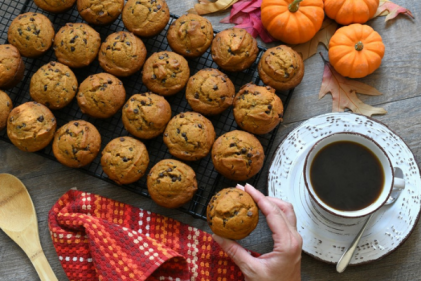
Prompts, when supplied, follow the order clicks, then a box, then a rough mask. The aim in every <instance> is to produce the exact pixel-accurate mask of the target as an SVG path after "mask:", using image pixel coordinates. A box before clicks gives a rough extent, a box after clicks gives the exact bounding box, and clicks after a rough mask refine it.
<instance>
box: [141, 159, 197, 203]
mask: <svg viewBox="0 0 421 281" xmlns="http://www.w3.org/2000/svg"><path fill="white" fill-rule="evenodd" d="M147 186H148V192H149V195H150V196H151V198H152V200H153V201H155V203H156V204H158V205H160V206H162V207H166V208H178V207H181V206H182V205H184V204H185V203H187V202H188V201H190V200H191V199H192V197H193V195H194V194H195V193H196V190H197V181H196V174H195V172H194V171H193V169H192V168H190V167H189V166H188V165H186V164H184V163H182V162H180V161H177V160H173V159H165V160H162V161H160V162H158V163H157V164H156V165H155V166H153V168H152V169H151V171H150V172H149V174H148V180H147Z"/></svg>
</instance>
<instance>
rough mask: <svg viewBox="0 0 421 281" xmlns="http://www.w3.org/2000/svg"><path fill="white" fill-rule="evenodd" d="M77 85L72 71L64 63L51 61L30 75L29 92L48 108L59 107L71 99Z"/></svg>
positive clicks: (34, 98)
mask: <svg viewBox="0 0 421 281" xmlns="http://www.w3.org/2000/svg"><path fill="white" fill-rule="evenodd" d="M77 87H78V82H77V79H76V76H75V75H74V73H73V71H71V70H70V68H69V67H68V66H66V65H64V64H61V63H58V62H55V61H52V62H49V63H47V64H46V65H44V66H42V67H41V68H40V69H38V71H37V72H35V74H34V75H33V76H32V78H31V85H30V87H29V94H30V95H31V98H32V99H33V100H34V101H37V102H39V103H42V104H43V105H45V106H47V107H48V108H50V109H60V108H63V107H65V106H66V105H68V104H69V103H70V102H71V101H72V100H73V98H74V97H75V95H76V91H77Z"/></svg>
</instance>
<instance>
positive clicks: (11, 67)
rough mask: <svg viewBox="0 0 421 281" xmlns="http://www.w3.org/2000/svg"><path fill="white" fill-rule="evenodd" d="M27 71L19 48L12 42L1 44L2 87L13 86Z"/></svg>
mask: <svg viewBox="0 0 421 281" xmlns="http://www.w3.org/2000/svg"><path fill="white" fill-rule="evenodd" d="M24 73H25V64H24V63H23V60H22V57H21V56H20V53H19V50H18V49H16V47H15V46H13V45H10V44H4V45H0V89H9V88H13V87H14V86H16V84H18V83H19V82H20V81H21V80H22V78H23V74H24Z"/></svg>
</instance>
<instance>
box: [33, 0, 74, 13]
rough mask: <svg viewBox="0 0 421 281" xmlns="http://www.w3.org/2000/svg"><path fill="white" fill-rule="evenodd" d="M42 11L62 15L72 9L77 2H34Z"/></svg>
mask: <svg viewBox="0 0 421 281" xmlns="http://www.w3.org/2000/svg"><path fill="white" fill-rule="evenodd" d="M34 2H35V4H36V5H37V6H38V7H40V8H41V9H43V10H45V11H47V12H51V13H62V12H64V11H66V10H68V9H70V8H71V7H72V6H73V5H74V4H75V2H76V0H34Z"/></svg>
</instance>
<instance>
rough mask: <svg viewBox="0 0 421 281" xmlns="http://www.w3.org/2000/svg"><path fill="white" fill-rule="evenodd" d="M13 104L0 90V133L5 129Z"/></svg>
mask: <svg viewBox="0 0 421 281" xmlns="http://www.w3.org/2000/svg"><path fill="white" fill-rule="evenodd" d="M12 108H13V103H12V100H11V99H10V98H9V96H8V95H7V94H6V93H5V92H3V91H2V90H0V131H1V130H3V129H4V128H6V124H7V117H8V116H9V113H10V111H12Z"/></svg>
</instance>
